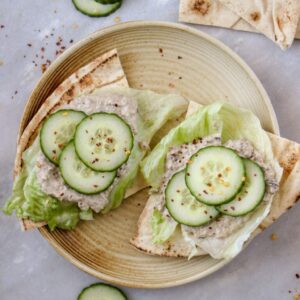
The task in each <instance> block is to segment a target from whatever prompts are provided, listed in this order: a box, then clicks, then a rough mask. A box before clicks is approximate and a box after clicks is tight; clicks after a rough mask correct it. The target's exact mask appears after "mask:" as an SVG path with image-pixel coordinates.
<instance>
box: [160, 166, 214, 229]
mask: <svg viewBox="0 0 300 300" xmlns="http://www.w3.org/2000/svg"><path fill="white" fill-rule="evenodd" d="M165 195H166V207H167V209H168V211H169V213H170V214H171V216H172V217H173V219H174V220H176V221H177V222H178V223H180V224H185V225H188V226H200V225H203V224H206V223H208V222H210V221H211V220H213V219H214V218H215V217H216V216H217V215H218V214H219V212H218V211H217V210H216V209H215V208H214V207H213V206H207V205H205V204H203V203H201V202H199V201H197V200H196V198H195V197H194V196H193V195H192V194H191V192H190V191H189V189H188V188H187V186H186V184H185V172H184V170H183V171H181V172H178V173H176V174H175V175H173V177H172V178H171V179H170V181H169V182H168V185H167V188H166V192H165Z"/></svg>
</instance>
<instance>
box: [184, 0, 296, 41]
mask: <svg viewBox="0 0 300 300" xmlns="http://www.w3.org/2000/svg"><path fill="white" fill-rule="evenodd" d="M239 2H243V1H239ZM244 2H249V1H244ZM251 3H253V1H251ZM299 13H300V9H298V15H299ZM296 15H297V11H296ZM296 15H295V16H294V23H293V25H291V27H289V28H291V29H292V31H294V30H295V24H296V26H297V19H296V18H297V16H296ZM298 18H299V16H298ZM179 21H181V22H187V23H194V24H201V25H209V26H218V27H224V28H230V29H235V30H242V31H250V32H257V33H259V32H260V31H259V29H258V28H256V27H254V26H253V25H251V24H250V23H248V22H247V20H245V19H243V18H242V17H241V16H240V15H239V14H237V13H236V12H235V11H233V10H231V9H230V8H229V7H227V6H226V5H224V4H222V2H221V1H219V0H204V1H200V0H181V1H180V7H179ZM270 24H271V23H270ZM292 35H293V32H291V35H290V37H292ZM295 38H298V39H300V22H298V27H297V29H296V33H295Z"/></svg>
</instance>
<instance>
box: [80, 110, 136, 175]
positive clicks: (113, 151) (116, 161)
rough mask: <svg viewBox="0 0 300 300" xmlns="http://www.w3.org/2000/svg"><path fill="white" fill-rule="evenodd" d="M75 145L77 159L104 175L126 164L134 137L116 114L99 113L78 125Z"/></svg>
mask: <svg viewBox="0 0 300 300" xmlns="http://www.w3.org/2000/svg"><path fill="white" fill-rule="evenodd" d="M74 143H75V148H76V152H77V154H78V156H79V158H80V159H81V160H82V161H83V162H84V163H85V164H86V165H87V166H88V167H89V168H91V169H93V170H95V171H101V172H107V171H113V170H116V169H118V168H119V167H120V166H121V165H122V164H123V163H125V162H126V161H127V159H128V158H129V155H130V152H131V149H132V147H133V134H132V131H131V129H130V127H129V126H128V124H127V123H126V122H125V121H124V120H123V119H122V118H120V117H119V116H118V115H116V114H113V113H104V112H101V113H95V114H92V115H90V116H88V117H86V118H85V119H83V120H82V121H81V123H80V124H78V126H77V129H76V133H75V140H74Z"/></svg>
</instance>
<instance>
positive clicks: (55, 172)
mask: <svg viewBox="0 0 300 300" xmlns="http://www.w3.org/2000/svg"><path fill="white" fill-rule="evenodd" d="M58 109H75V110H80V111H83V112H85V113H86V114H92V113H95V112H110V113H116V114H117V115H119V116H120V117H122V118H123V119H124V120H125V121H126V122H127V123H128V125H129V126H130V127H131V130H132V132H133V134H134V135H135V138H136V134H137V103H136V101H135V100H134V99H131V98H129V97H127V96H123V95H119V94H112V93H107V94H100V95H97V94H94V95H87V96H82V97H79V98H76V99H74V100H73V101H72V102H71V103H69V104H66V105H64V106H61V107H59V108H58ZM36 165H37V178H38V183H39V185H40V187H41V189H42V191H43V192H44V193H46V194H48V195H51V196H53V197H55V198H57V199H59V200H65V201H71V202H77V203H78V206H79V207H80V208H81V209H83V210H86V209H88V208H91V209H93V210H94V211H95V212H99V211H101V210H102V209H103V208H104V207H105V206H106V205H107V204H108V202H109V197H108V196H109V194H110V192H111V190H112V189H113V188H114V187H115V186H116V184H117V183H118V181H119V178H120V177H122V176H123V175H124V174H125V173H126V171H127V169H128V162H127V163H125V164H124V165H122V166H121V167H120V168H119V169H118V171H117V176H116V178H115V180H114V182H113V184H112V185H111V186H110V187H109V188H108V189H107V190H106V191H104V192H102V193H99V194H95V195H84V194H80V193H78V192H76V191H75V190H73V189H72V188H70V187H69V186H67V185H66V184H65V182H64V180H63V178H62V176H61V174H60V171H59V168H58V167H57V166H56V165H54V164H53V163H51V162H50V161H49V160H48V159H47V158H46V157H45V155H44V154H43V153H42V152H41V153H40V154H39V156H38V159H37V162H36Z"/></svg>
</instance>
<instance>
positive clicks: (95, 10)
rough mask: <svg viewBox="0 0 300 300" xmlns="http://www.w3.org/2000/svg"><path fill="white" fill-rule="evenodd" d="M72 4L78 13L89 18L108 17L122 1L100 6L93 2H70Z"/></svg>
mask: <svg viewBox="0 0 300 300" xmlns="http://www.w3.org/2000/svg"><path fill="white" fill-rule="evenodd" d="M72 2H73V4H74V6H75V7H76V9H77V10H78V11H80V12H81V13H83V14H85V15H87V16H90V17H105V16H108V15H110V14H112V13H113V12H114V11H116V10H117V9H118V8H119V7H120V6H121V5H122V0H119V1H118V2H115V3H112V4H101V3H98V2H96V1H94V0H72Z"/></svg>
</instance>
